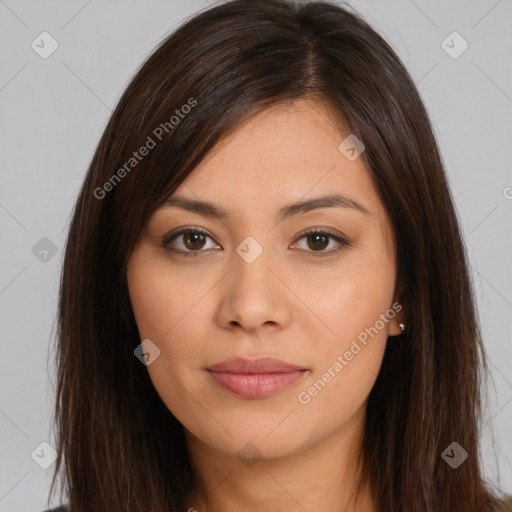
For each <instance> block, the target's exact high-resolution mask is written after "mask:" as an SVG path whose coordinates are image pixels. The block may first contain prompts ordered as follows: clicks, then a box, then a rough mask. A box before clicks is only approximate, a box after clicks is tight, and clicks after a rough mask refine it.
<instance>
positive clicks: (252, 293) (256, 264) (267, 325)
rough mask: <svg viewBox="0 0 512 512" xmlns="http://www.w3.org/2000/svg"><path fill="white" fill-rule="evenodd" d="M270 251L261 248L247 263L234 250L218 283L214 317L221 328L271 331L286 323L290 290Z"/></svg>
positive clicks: (289, 314) (288, 320) (290, 295)
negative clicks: (230, 265)
mask: <svg viewBox="0 0 512 512" xmlns="http://www.w3.org/2000/svg"><path fill="white" fill-rule="evenodd" d="M270 252H271V251H263V253H262V254H261V255H260V256H259V257H258V258H257V259H256V260H255V261H252V262H251V263H248V262H247V261H244V259H243V258H241V257H239V256H238V255H237V254H235V256H234V258H233V266H232V268H231V270H230V271H229V272H228V274H227V275H226V276H225V278H224V279H223V280H222V282H221V283H220V285H221V299H220V303H219V308H218V315H217V320H218V322H219V325H220V326H221V327H222V328H224V329H228V330H233V329H243V330H244V331H247V332H251V333H261V334H273V333H276V332H278V331H280V330H282V329H284V328H286V326H287V325H288V324H289V322H290V319H291V311H290V301H291V298H292V297H293V294H292V293H291V292H290V290H289V289H288V288H287V286H286V279H285V278H283V277H284V276H282V275H280V272H279V271H278V270H277V267H278V265H277V264H276V262H275V261H272V258H270Z"/></svg>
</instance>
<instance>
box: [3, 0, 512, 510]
mask: <svg viewBox="0 0 512 512" xmlns="http://www.w3.org/2000/svg"><path fill="white" fill-rule="evenodd" d="M350 3H351V5H353V6H354V7H355V8H356V9H357V10H358V11H359V12H361V13H362V14H363V15H364V16H365V17H366V18H367V19H368V21H369V22H370V23H371V24H373V26H374V27H375V28H376V29H377V30H378V31H380V32H381V34H383V35H384V37H385V38H386V39H387V40H388V41H389V42H390V43H391V44H392V46H393V47H394V49H395V50H396V51H397V53H398V54H399V56H400V57H401V58H402V59H403V61H404V63H405V65H406V67H407V68H408V70H409V71H410V73H411V75H412V77H413V78H414V80H415V82H416V84H417V85H418V88H419V90H420V93H421V95H422V97H423V99H424V101H425V103H426V105H427V109H428V110H429V113H430V115H431V119H432V122H433V125H434V129H435V131H436V134H437V137H438V140H439V143H440V148H441V151H442V154H443V157H444V160H445V163H446V168H447V171H448V174H449V179H450V183H451V186H452V189H453V194H454V197H455V200H456V203H457V208H458V210H459V213H460V217H461V222H462V227H463V230H464V235H465V239H466V242H467V246H468V253H469V258H470V260H471V265H472V271H473V276H474V280H475V287H476V292H477V295H478V305H479V313H480V317H481V322H482V330H483V335H484V340H485V344H486V347H487V351H488V354H489V357H490V361H491V363H492V366H491V369H492V374H493V380H494V387H491V388H490V389H489V398H488V401H487V412H486V425H484V426H483V428H482V453H483V461H484V465H485V470H486V473H487V475H488V476H489V478H491V479H492V480H494V481H495V482H497V483H498V484H499V485H501V486H502V488H503V489H504V490H506V491H507V492H509V493H510V492H512V438H511V436H510V432H511V428H510V427H511V425H512V404H511V401H512V369H511V365H510V362H511V344H510V328H511V322H510V318H511V316H512V272H511V271H510V263H511V261H512V236H510V235H511V229H510V226H511V223H512V222H511V221H512V188H511V187H512V173H511V169H510V167H511V153H512V150H511V146H512V139H511V132H512V130H511V125H512V115H511V114H512V70H511V67H510V55H511V49H512V31H511V30H510V27H511V26H512V23H511V22H512V2H511V1H510V0H499V1H496V0H473V1H467V0H465V1H462V0H459V1H441V0H438V1H428V2H427V1H426V0H414V1H413V0H393V1H387V2H382V1H378V0H353V1H351V2H350ZM205 7H208V4H207V2H205V1H204V0H187V1H184V0H180V1H172V2H171V1H166V2H164V1H155V0H153V1H145V2H140V1H133V0H132V1H127V0H124V1H122V2H121V1H116V2H115V1H99V0H92V1H91V0H90V1H81V2H76V1H66V2H64V1H63V0H62V1H35V0H34V1H21V0H5V1H0V24H1V25H0V43H1V46H0V48H1V50H0V52H1V70H0V109H1V113H0V130H1V140H2V151H1V152H0V162H1V188H0V226H1V233H2V251H1V255H0V258H1V259H0V308H1V309H0V311H1V327H2V356H3V357H2V358H1V359H0V375H1V383H2V386H1V389H0V433H1V437H0V460H1V463H0V464H1V465H0V511H9V512H17V511H23V512H25V511H29V512H30V511H34V512H37V511H41V510H43V508H44V507H45V504H46V498H47V493H48V488H49V481H50V475H51V471H52V469H53V467H54V466H53V465H51V466H50V467H49V468H47V469H44V468H42V467H40V465H39V464H38V463H36V460H37V461H38V462H39V463H42V464H44V463H45V462H46V463H49V462H51V449H50V448H49V447H47V446H46V445H42V446H40V443H42V442H48V443H50V445H52V444H54V438H53V436H52V432H51V425H50V420H51V414H52V407H53V400H54V384H53V382H54V373H53V371H54V367H53V362H52V361H53V352H52V348H53V341H52V339H53V335H54V331H52V328H53V325H54V318H55V311H56V301H57V292H58V279H59V272H60V265H61V258H62V248H63V245H64V240H65V237H66V233H67V224H68V221H69V216H70V212H71V208H72V206H73V203H74V201H75V199H76V196H77V193H78V190H79V187H80V185H81V182H82V180H83V178H84V175H85V172H86V169H87V166H88V164H89V161H90V159H91V157H92V154H93V151H94V149H95V147H96V144H97V143H98V140H99V137H100V135H101V133H102V130H103V128H104V127H105V124H106V122H107V120H108V117H109V115H110V113H111V111H112V109H113V107H114V106H115V104H116V102H117V101H118V99H119V97H120V95H121V93H122V91H123V90H124V88H125V87H126V85H127V84H128V81H129V79H130V78H131V76H132V75H133V73H134V72H135V70H136V68H137V67H138V65H139V64H140V63H141V62H142V61H143V59H144V58H145V57H146V56H147V55H148V54H149V53H150V52H151V50H152V48H154V46H155V45H156V44H157V43H158V42H159V41H161V39H162V38H163V37H164V36H165V35H166V34H168V33H169V32H170V31H171V30H172V29H173V28H174V27H175V26H176V25H177V24H179V23H180V22H181V21H182V20H183V19H184V18H186V17H188V16H189V15H192V14H194V13H195V12H197V11H198V10H199V9H203V8H205ZM43 31H47V32H48V33H50V34H51V36H52V37H53V38H54V39H55V40H56V41H57V42H58V45H59V46H58V49H57V50H56V51H55V52H54V53H53V54H52V55H51V56H49V57H48V58H47V59H43V58H41V57H40V56H39V54H38V53H36V52H35V51H34V50H33V49H32V47H31V43H32V41H34V40H36V43H37V42H38V41H39V42H40V38H38V36H39V34H41V32H43ZM453 31H457V32H458V33H459V34H460V35H461V36H462V37H463V38H464V40H466V41H467V43H468V44H469V47H468V49H467V50H466V51H465V52H464V53H462V54H461V55H459V56H458V57H457V58H453V56H450V55H449V54H448V53H447V52H446V51H445V49H447V50H449V51H450V52H451V53H452V55H453V54H454V52H456V53H458V52H459V51H460V50H461V49H462V48H463V46H462V44H463V41H462V40H460V39H457V36H456V37H455V39H454V38H453V36H451V38H448V39H447V40H446V38H447V36H449V35H450V34H451V33H452V32H453ZM444 40H446V43H444V48H445V49H443V46H442V42H443V41H444ZM452 40H453V42H452ZM39 44H40V45H42V43H39ZM446 45H449V46H451V47H452V48H451V49H450V48H447V47H446ZM45 48H46V49H48V48H49V41H48V40H46V42H45ZM507 56H508V57H507ZM506 62H509V64H508V65H506ZM507 233H508V234H507ZM42 238H47V239H48V240H49V241H48V240H43V241H40V240H41V239H42ZM36 244H37V245H36ZM34 246H35V249H33V248H34ZM53 246H54V250H55V251H56V253H55V254H54V255H53V254H52V250H51V249H52V247H53ZM44 250H49V252H48V253H45V252H44ZM491 434H493V435H494V437H493V435H491ZM496 447H497V448H496ZM34 450H35V452H34ZM31 454H34V458H32V456H31ZM470 456H473V454H470Z"/></svg>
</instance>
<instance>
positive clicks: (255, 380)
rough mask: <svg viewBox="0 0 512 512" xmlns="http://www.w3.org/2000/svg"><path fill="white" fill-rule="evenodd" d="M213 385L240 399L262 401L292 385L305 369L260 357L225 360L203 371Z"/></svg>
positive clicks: (302, 374) (270, 358)
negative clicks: (210, 378)
mask: <svg viewBox="0 0 512 512" xmlns="http://www.w3.org/2000/svg"><path fill="white" fill-rule="evenodd" d="M206 370H207V371H208V373H209V375H210V376H211V377H212V379H213V380H214V382H216V383H217V384H218V385H220V386H221V387H222V388H224V389H225V390H228V391H230V392H232V393H234V394H236V395H238V396H240V397H243V398H264V397H266V396H270V395H273V394H274V393H277V392H278V391H280V390H282V389H284V388H286V387H288V386H290V385H292V384H293V383H294V382H296V381H297V380H299V379H300V378H302V377H303V376H304V374H305V373H306V372H307V368H303V367H301V366H297V365H294V364H290V363H286V362H284V361H281V360H280V359H275V358H272V357H264V358H260V359H252V360H251V359H244V358H241V357H238V358H235V359H228V360H226V361H222V362H221V363H218V364H215V365H213V366H210V367H208V368H207V369H206Z"/></svg>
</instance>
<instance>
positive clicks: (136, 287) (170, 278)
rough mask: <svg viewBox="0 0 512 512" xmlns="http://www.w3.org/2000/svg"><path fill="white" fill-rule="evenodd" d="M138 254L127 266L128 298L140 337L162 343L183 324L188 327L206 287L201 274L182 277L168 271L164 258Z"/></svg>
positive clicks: (196, 311)
mask: <svg viewBox="0 0 512 512" xmlns="http://www.w3.org/2000/svg"><path fill="white" fill-rule="evenodd" d="M146 252H147V251H146ZM141 253H142V254H139V255H138V254H136V255H134V256H133V257H132V259H131V260H130V263H129V265H128V288H129V294H130V301H131V305H132V309H133V313H134V316H135V319H136V322H137V326H138V328H139V333H140V336H141V338H149V339H152V340H153V339H154V340H155V341H157V343H158V341H160V342H161V343H163V342H164V341H165V340H166V339H167V338H169V337H172V336H173V334H174V333H175V332H176V331H178V330H179V329H180V328H184V327H183V326H185V325H188V326H189V327H190V324H191V318H193V317H194V315H197V314H200V310H201V297H202V296H203V295H204V293H205V290H207V289H209V287H208V284H207V283H205V281H204V280H203V279H202V277H201V276H199V275H197V274H196V275H194V276H190V275H189V274H186V275H187V276H188V278H187V279H185V278H184V275H185V274H184V273H183V272H181V273H180V272H179V271H177V270H174V271H171V267H170V265H169V263H168V262H166V261H165V258H161V257H153V258H150V257H148V255H147V254H146V255H144V251H141ZM177 290H178V292H177Z"/></svg>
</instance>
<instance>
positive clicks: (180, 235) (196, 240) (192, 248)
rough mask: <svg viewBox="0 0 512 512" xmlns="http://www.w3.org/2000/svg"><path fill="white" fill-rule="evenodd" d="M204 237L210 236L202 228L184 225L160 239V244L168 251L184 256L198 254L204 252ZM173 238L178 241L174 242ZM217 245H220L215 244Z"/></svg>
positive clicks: (208, 237)
mask: <svg viewBox="0 0 512 512" xmlns="http://www.w3.org/2000/svg"><path fill="white" fill-rule="evenodd" d="M206 239H212V238H211V237H210V235H208V234H207V233H206V231H204V230H203V229H201V228H195V227H186V228H183V229H180V230H179V231H177V232H175V233H171V234H170V235H169V236H167V237H165V238H164V239H163V240H162V246H163V247H164V248H165V249H166V250H167V251H169V252H173V253H179V254H183V255H184V256H199V254H198V253H201V252H206V251H204V250H202V249H203V248H204V247H205V245H206ZM175 240H176V241H178V242H180V243H176V242H175ZM176 245H178V248H176V247H175V246H176ZM180 245H181V247H180ZM217 247H220V246H218V245H217ZM210 248H211V247H210ZM214 248H215V247H214ZM207 249H208V247H207Z"/></svg>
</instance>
